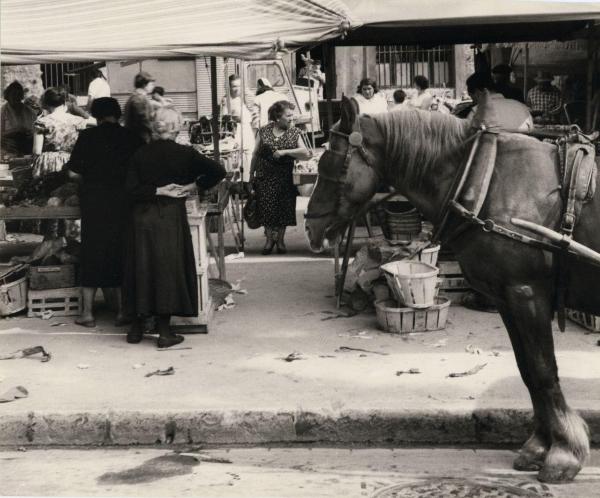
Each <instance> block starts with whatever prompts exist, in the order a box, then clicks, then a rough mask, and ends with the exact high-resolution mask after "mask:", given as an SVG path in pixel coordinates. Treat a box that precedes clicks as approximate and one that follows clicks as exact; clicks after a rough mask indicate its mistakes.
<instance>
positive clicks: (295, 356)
mask: <svg viewBox="0 0 600 498" xmlns="http://www.w3.org/2000/svg"><path fill="white" fill-rule="evenodd" d="M277 359H278V360H283V361H287V362H288V363H289V362H292V361H296V360H306V358H304V357H303V356H302V353H299V352H297V351H294V352H293V353H290V354H288V355H287V356H285V357H283V358H277Z"/></svg>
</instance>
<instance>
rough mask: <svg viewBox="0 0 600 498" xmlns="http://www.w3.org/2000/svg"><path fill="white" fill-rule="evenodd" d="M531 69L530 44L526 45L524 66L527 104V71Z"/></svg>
mask: <svg viewBox="0 0 600 498" xmlns="http://www.w3.org/2000/svg"><path fill="white" fill-rule="evenodd" d="M528 69H529V43H526V44H525V64H524V65H523V97H524V98H525V102H527V70H528Z"/></svg>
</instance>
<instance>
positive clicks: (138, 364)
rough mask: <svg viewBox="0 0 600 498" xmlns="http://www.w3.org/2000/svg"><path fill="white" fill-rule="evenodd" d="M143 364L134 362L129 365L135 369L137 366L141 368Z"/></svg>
mask: <svg viewBox="0 0 600 498" xmlns="http://www.w3.org/2000/svg"><path fill="white" fill-rule="evenodd" d="M144 365H145V363H134V364H133V365H131V368H133V369H134V370H137V369H138V368H142V367H143V366H144Z"/></svg>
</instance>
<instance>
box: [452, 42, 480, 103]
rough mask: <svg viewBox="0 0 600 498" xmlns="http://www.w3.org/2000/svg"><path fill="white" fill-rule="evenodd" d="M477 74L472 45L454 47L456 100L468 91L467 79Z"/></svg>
mask: <svg viewBox="0 0 600 498" xmlns="http://www.w3.org/2000/svg"><path fill="white" fill-rule="evenodd" d="M474 72H475V60H474V57H473V49H472V48H471V47H470V45H455V46H454V88H455V90H456V98H460V97H461V95H462V94H463V93H464V92H466V91H467V84H466V81H467V78H468V77H469V76H470V75H471V74H473V73H474Z"/></svg>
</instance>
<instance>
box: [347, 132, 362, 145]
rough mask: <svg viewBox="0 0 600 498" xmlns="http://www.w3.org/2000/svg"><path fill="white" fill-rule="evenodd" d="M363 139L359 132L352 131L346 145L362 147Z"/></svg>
mask: <svg viewBox="0 0 600 498" xmlns="http://www.w3.org/2000/svg"><path fill="white" fill-rule="evenodd" d="M362 141H363V137H362V134H361V133H360V132H359V131H353V132H352V133H350V135H349V136H348V143H349V144H350V145H352V146H353V147H360V146H361V145H362Z"/></svg>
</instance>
